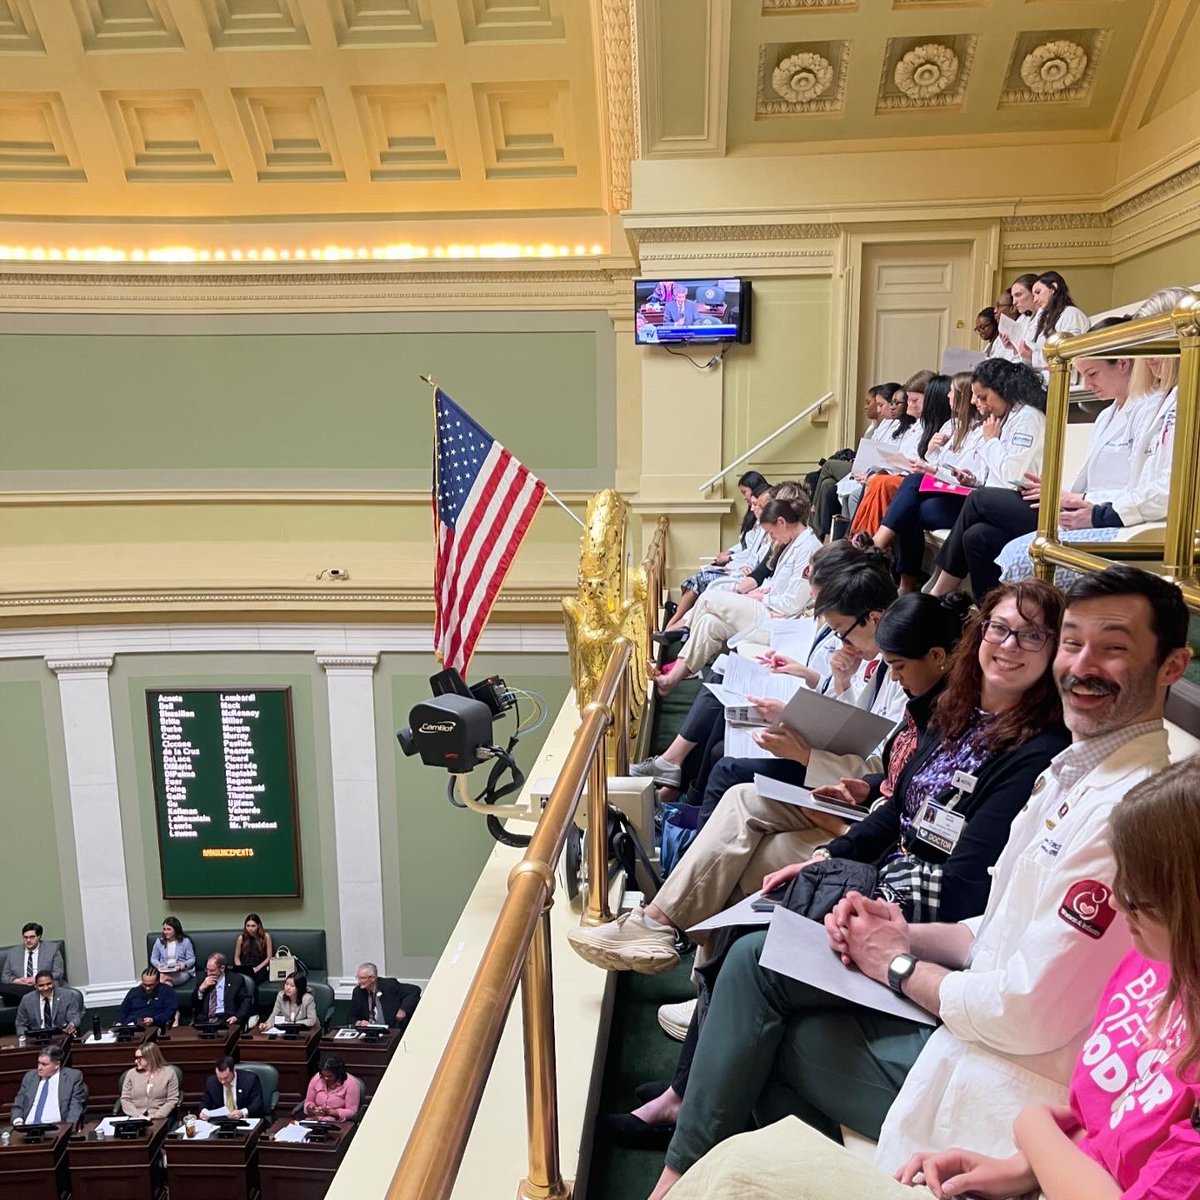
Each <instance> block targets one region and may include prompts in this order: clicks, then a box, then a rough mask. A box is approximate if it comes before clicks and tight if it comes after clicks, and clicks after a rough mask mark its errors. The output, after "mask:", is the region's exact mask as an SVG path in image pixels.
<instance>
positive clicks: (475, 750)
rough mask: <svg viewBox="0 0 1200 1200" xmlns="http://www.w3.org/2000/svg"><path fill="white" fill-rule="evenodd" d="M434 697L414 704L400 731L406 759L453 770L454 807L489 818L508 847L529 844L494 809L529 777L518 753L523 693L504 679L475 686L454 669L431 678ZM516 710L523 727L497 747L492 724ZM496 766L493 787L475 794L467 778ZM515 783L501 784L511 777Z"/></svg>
mask: <svg viewBox="0 0 1200 1200" xmlns="http://www.w3.org/2000/svg"><path fill="white" fill-rule="evenodd" d="M429 688H430V691H431V692H432V693H433V696H432V698H431V699H429V700H423V701H422V702H421V703H420V704H416V705H414V706H413V708H412V710H411V711H410V712H409V714H408V722H409V723H408V725H407V726H406V727H405V728H404V729H400V730H397V732H396V740H397V741H398V742H399V743H400V749H401V750H403V751H404V753H405V755H406V756H408V757H410V758H411V757H412V756H413V755H420V758H421V761H422V762H423V763H424V764H425V765H426V766H427V767H444V768H445V769H446V770H447V771H449V772H450V781H449V783H448V785H447V788H446V791H447V795H448V797H449V800H450V803H451V804H453V805H455V807H457V808H469V809H471V810H473V811H475V812H482V813H484V814H485V815H486V816H487V825H488V830H489V831H490V832H491V835H492V837H494V838H495V839H496V840H497V841H498V842H501V843H503V844H504V845H506V846H517V847H522V846H527V845H528V844H529V838H527V837H524V836H521V835H517V834H511V833H509V832H508V831H507V830H506V829H505V828H504V826H503V825H502V824H501V822H500V821H499V819H498V818H497V817H496V815H495V814H494V813H493V812H492V811H491V809H492V807H493V806H494V805H495V804H496V802H497V801H498V800H501V799H503V798H504V797H505V796H509V795H511V794H512V793H513V792H516V791H518V790H520V788H521V786H522V784H524V782H525V776H524V774H523V773H522V772H521V769H520V768H519V767H518V766H517V763H516V759H514V758H513V755H512V752H513V749H514V748H515V747H516V744H517V742H518V740H519V739H520V736H521V733H522V732H523V730H522V728H521V726H520V712H519V710H517V694H516V692H515V691H513V690H511V689H510V688H509V687H508V685H507V684H506V683H505V682H504V680H503V679H501V678H500V677H499V676H498V675H492V676H490V677H489V678H487V679H484V680H482V681H481V682H479V683H476V684H474V685H472V686H468V685H467V683H466V681H465V680H464V679H463V677H462V676H461V675H460V674H459V673H458V672H457V671H456V670H454V669H453V668H450V669H448V670H445V671H439V672H438V673H437V674H436V675H432V676H430V679H429ZM510 709H512V710H515V711H516V716H517V721H518V726H517V730H516V732H514V733H513V734H512V735H511V736H510V737H509V740H508V744H507V746H504V747H501V746H498V745H496V744H495V740H494V737H495V735H494V734H493V731H492V725H493V723H494V722H495V720H496V718H497V717H500V716H502V715H503V714H504V713H506V712H508V711H509V710H510ZM483 762H491V763H492V769H491V771H490V772H489V773H488V780H487V784H486V785H485V786H484V789H483V791H482V792H480V794H479V795H478V796H472V795H471V794H470V789H469V788H468V786H467V775H468V774H470V772H471V771H473V770H474V769H475V768H476V767H477V766H479V764H480V763H483ZM506 772H507V773H509V774H511V776H512V778H511V780H510V781H509V782H508V783H506V784H504V785H503V786H500V781H501V779H503V778H504V775H505V773H506Z"/></svg>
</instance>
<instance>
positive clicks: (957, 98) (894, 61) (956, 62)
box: [876, 34, 979, 112]
mask: <svg viewBox="0 0 1200 1200" xmlns="http://www.w3.org/2000/svg"><path fill="white" fill-rule="evenodd" d="M978 43H979V37H978V35H976V34H961V35H958V36H956V37H948V38H943V39H942V40H941V41H934V40H922V41H918V42H916V43H915V44H914V41H913V39H911V38H890V39H889V40H888V45H887V53H886V54H885V55H884V60H883V73H882V75H881V76H880V80H879V98H878V101H877V103H876V111H878V112H888V111H903V110H905V109H914V108H950V107H954V106H956V105H959V104H961V103H962V101H963V97H964V96H965V95H966V93H967V85H968V84H969V83H970V80H971V67H972V65H973V64H974V62H975V49H976V47H977V45H978Z"/></svg>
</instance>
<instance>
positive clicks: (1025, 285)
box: [989, 274, 1038, 362]
mask: <svg viewBox="0 0 1200 1200" xmlns="http://www.w3.org/2000/svg"><path fill="white" fill-rule="evenodd" d="M1037 281H1038V277H1037V276H1036V275H1033V274H1028V275H1018V276H1017V277H1016V279H1014V280H1013V281H1012V286H1011V287H1010V288H1009V289H1008V291H1009V295H1010V296H1012V307H1013V309H1014V310H1015V311H1014V313H1013V314H1012V319H1013V320H1014V321H1016V323H1017V328H1016V329H1015V330H1013V329H1011V328H1010V330H1009V333H1011V334H1012V336H1011V337H1010V336H1009V334H1006V333H1005V332H1004V330H1003V329H1001V330H1000V331H999V333H998V334H997V341H998V342H999V343H1000V346H999V347H998V348H997V350H996V353H994V354H992V355H989V357H990V358H1006V359H1008V361H1009V362H1020V361H1021V355H1020V354H1019V353H1018V351H1017V347H1018V346H1019V345H1020V344H1021V342H1022V340H1025V339H1026V334H1027V333H1028V331H1029V327H1030V326H1031V325H1032V324H1033V321H1034V312H1035V311H1036V306H1035V305H1034V303H1033V285H1034V284H1035V283H1037ZM998 311H999V310H997V312H998Z"/></svg>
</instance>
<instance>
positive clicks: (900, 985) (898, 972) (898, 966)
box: [888, 954, 917, 996]
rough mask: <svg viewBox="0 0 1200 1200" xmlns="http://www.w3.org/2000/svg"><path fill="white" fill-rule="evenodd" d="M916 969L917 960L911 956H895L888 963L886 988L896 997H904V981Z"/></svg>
mask: <svg viewBox="0 0 1200 1200" xmlns="http://www.w3.org/2000/svg"><path fill="white" fill-rule="evenodd" d="M916 969H917V960H916V959H915V958H913V956H912V955H911V954H897V955H896V957H895V958H893V959H892V961H891V962H890V963H888V987H890V988H891V989H892V991H893V992H895V993H896V995H897V996H903V995H904V981H905V980H906V979H907V978H908V977H909V976H910V975H911V974H912V973H913V972H914V971H915V970H916Z"/></svg>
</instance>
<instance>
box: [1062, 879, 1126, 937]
mask: <svg viewBox="0 0 1200 1200" xmlns="http://www.w3.org/2000/svg"><path fill="white" fill-rule="evenodd" d="M1058 915H1059V916H1060V917H1062V919H1063V920H1064V921H1066V923H1067V924H1068V925H1070V926H1071V927H1072V928H1073V929H1078V930H1079V932H1080V933H1086V934H1087V935H1088V937H1090V938H1097V939H1099V938H1102V937H1103V936H1104V931H1105V930H1106V929H1107V928H1108V927H1109V926H1110V925H1111V924H1112V923H1113V918H1114V917H1115V916H1116V915H1117V910H1116V909H1115V908H1113V905H1112V889H1111V888H1110V887H1109V886H1108V885H1107V884H1105V883H1099V882H1097V881H1096V880H1095V879H1082V880H1080V881H1079V883H1073V884H1072V885H1071V886H1070V887H1069V888H1068V889H1067V895H1066V897H1065V899H1064V900H1063V902H1062V904H1061V905H1060V906H1059V909H1058Z"/></svg>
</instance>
